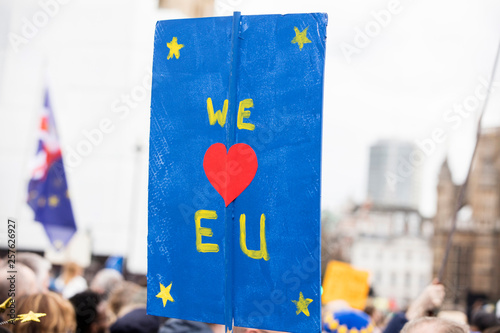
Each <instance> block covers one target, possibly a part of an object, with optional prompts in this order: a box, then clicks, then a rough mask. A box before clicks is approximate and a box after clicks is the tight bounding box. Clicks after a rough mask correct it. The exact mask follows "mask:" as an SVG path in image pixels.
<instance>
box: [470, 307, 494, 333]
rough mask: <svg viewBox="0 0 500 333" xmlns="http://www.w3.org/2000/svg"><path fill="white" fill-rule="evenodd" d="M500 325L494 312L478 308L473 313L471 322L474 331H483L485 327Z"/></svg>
mask: <svg viewBox="0 0 500 333" xmlns="http://www.w3.org/2000/svg"><path fill="white" fill-rule="evenodd" d="M498 325H500V321H499V320H498V319H497V317H496V315H495V314H494V313H489V312H486V311H484V310H478V311H476V312H475V313H474V314H473V315H472V319H471V322H470V326H471V329H472V330H473V331H480V332H483V331H484V330H485V329H487V328H490V327H495V326H498Z"/></svg>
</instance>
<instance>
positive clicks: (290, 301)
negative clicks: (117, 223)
mask: <svg viewBox="0 0 500 333" xmlns="http://www.w3.org/2000/svg"><path fill="white" fill-rule="evenodd" d="M326 24H327V17H326V14H295V15H262V16H240V15H238V14H235V16H234V17H217V18H202V19H186V20H171V21H161V22H158V24H157V27H156V34H155V47H154V60H153V88H152V98H151V129H150V131H151V132H150V151H149V153H150V156H149V216H148V218H149V222H148V223H149V233H148V313H149V314H152V315H157V316H164V317H173V318H181V319H188V320H196V321H203V322H209V323H219V324H226V325H228V323H231V321H233V320H234V325H235V326H243V327H254V328H262V329H272V330H280V331H293V332H313V331H316V332H320V329H321V328H320V327H321V320H320V311H321V298H320V264H319V261H320V185H321V125H322V123H321V121H322V99H323V70H324V60H325V42H326Z"/></svg>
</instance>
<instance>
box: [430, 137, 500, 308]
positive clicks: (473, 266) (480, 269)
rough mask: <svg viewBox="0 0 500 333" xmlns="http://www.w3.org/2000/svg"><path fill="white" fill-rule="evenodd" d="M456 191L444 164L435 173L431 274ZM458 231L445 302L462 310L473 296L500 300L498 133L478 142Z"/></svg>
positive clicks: (436, 265) (444, 238)
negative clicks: (436, 173)
mask: <svg viewBox="0 0 500 333" xmlns="http://www.w3.org/2000/svg"><path fill="white" fill-rule="evenodd" d="M459 189H460V186H457V185H456V184H454V183H453V179H452V174H451V171H450V168H449V166H448V163H447V161H445V162H444V163H443V165H442V167H441V171H440V173H439V182H438V187H437V191H438V205H437V212H436V216H435V221H434V225H435V234H434V241H433V247H434V268H433V270H434V274H435V275H436V276H437V274H438V273H439V270H440V268H441V262H442V260H443V257H444V253H445V248H446V243H447V239H448V234H449V232H450V230H451V219H452V215H453V212H454V209H455V205H456V199H457V196H458V191H459ZM457 221H458V223H457V231H456V233H455V235H454V238H453V243H452V246H451V250H450V254H449V258H448V261H447V264H446V269H445V274H444V278H443V281H442V282H443V283H444V284H445V286H446V287H447V303H448V305H450V306H451V305H453V306H454V307H458V308H464V307H465V306H466V305H467V303H469V304H470V303H471V302H473V301H474V299H476V298H478V297H487V298H489V299H490V300H492V301H496V300H498V299H499V298H500V279H499V278H498V277H499V276H500V265H499V264H498V263H499V262H500V128H494V129H488V130H485V131H484V132H483V134H482V135H481V138H480V140H479V146H478V150H477V153H476V156H475V159H474V161H473V166H472V171H471V175H470V179H469V184H468V187H467V193H466V202H465V205H464V206H463V207H461V210H460V211H459V214H458V219H457Z"/></svg>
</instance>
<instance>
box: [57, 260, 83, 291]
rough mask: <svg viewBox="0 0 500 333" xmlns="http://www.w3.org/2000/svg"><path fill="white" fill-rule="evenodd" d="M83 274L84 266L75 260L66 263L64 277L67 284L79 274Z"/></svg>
mask: <svg viewBox="0 0 500 333" xmlns="http://www.w3.org/2000/svg"><path fill="white" fill-rule="evenodd" d="M82 275H83V268H82V267H80V265H78V264H77V263H75V262H68V263H66V264H65V265H64V267H63V271H62V278H63V282H64V284H65V285H67V284H68V283H69V282H70V281H71V280H73V279H74V278H75V277H77V276H82Z"/></svg>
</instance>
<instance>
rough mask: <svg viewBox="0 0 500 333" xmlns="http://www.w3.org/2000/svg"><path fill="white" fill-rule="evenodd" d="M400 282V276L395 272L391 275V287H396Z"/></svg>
mask: <svg viewBox="0 0 500 333" xmlns="http://www.w3.org/2000/svg"><path fill="white" fill-rule="evenodd" d="M397 282H398V276H397V274H396V273H395V272H392V273H391V286H396V284H397Z"/></svg>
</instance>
